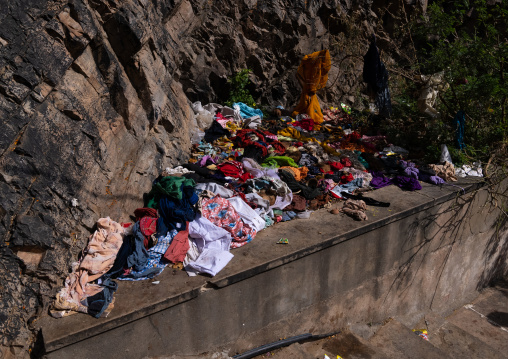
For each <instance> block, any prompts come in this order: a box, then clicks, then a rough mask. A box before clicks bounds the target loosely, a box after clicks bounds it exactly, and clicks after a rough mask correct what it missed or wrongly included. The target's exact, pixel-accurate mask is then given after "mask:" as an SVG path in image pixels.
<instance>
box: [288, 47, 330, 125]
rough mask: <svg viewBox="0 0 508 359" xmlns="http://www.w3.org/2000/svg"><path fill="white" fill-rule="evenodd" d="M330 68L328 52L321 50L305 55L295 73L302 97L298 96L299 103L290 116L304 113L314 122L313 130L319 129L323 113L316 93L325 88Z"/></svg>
mask: <svg viewBox="0 0 508 359" xmlns="http://www.w3.org/2000/svg"><path fill="white" fill-rule="evenodd" d="M331 67H332V61H331V59H330V52H329V51H328V50H321V51H317V52H314V53H312V54H310V55H305V56H304V57H303V59H302V62H301V63H300V66H298V70H297V73H296V77H297V78H298V81H299V82H300V85H301V86H302V96H300V102H299V103H298V105H297V106H296V107H295V109H294V110H293V114H292V116H293V117H295V116H296V115H298V114H299V113H306V114H307V115H309V116H310V118H312V120H313V121H314V124H315V126H314V127H315V128H319V127H320V126H319V125H320V124H321V123H322V122H323V113H322V112H321V107H320V106H319V101H318V98H317V95H316V92H317V91H318V90H320V89H322V88H323V87H325V85H326V81H328V71H330V68H331Z"/></svg>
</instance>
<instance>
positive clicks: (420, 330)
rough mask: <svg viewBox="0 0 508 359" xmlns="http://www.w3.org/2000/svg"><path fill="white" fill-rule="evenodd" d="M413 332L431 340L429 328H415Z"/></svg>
mask: <svg viewBox="0 0 508 359" xmlns="http://www.w3.org/2000/svg"><path fill="white" fill-rule="evenodd" d="M413 332H414V333H415V334H417V335H418V336H420V337H422V338H423V339H425V340H427V341H428V340H429V335H428V333H427V329H413Z"/></svg>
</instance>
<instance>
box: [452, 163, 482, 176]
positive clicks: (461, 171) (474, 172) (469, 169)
mask: <svg viewBox="0 0 508 359" xmlns="http://www.w3.org/2000/svg"><path fill="white" fill-rule="evenodd" d="M455 175H456V176H458V177H466V176H473V177H483V170H482V165H481V163H479V162H473V165H472V166H469V165H463V166H462V167H459V168H456V169H455Z"/></svg>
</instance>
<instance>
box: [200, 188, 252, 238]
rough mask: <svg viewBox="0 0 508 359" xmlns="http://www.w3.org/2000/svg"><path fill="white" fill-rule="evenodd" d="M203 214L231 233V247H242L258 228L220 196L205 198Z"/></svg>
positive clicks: (202, 204) (202, 208)
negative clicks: (244, 220)
mask: <svg viewBox="0 0 508 359" xmlns="http://www.w3.org/2000/svg"><path fill="white" fill-rule="evenodd" d="M201 206H202V207H201V214H202V216H203V217H205V218H206V219H208V220H209V221H210V222H212V223H213V224H215V225H216V226H218V227H221V228H223V229H225V230H226V231H228V232H229V233H231V236H232V237H233V241H232V242H231V248H238V247H241V246H243V245H245V244H247V243H249V242H250V241H252V239H253V238H254V236H255V235H256V230H255V229H254V228H252V227H251V226H249V225H248V224H246V223H244V222H243V220H242V219H241V217H240V215H239V214H238V212H237V211H236V210H235V208H234V207H233V205H232V204H231V203H230V202H229V201H228V200H227V199H224V198H222V197H220V196H215V197H213V198H209V199H208V198H203V200H202V203H201Z"/></svg>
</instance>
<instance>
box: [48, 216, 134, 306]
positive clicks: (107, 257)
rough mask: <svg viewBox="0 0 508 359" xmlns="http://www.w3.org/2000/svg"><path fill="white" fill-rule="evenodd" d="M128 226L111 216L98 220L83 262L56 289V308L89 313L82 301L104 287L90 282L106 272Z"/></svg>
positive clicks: (74, 265)
mask: <svg viewBox="0 0 508 359" xmlns="http://www.w3.org/2000/svg"><path fill="white" fill-rule="evenodd" d="M124 235H125V229H124V228H123V227H122V225H121V224H119V223H117V222H115V221H113V220H111V219H110V218H109V217H107V218H101V219H99V220H98V221H97V230H96V231H95V233H94V234H93V236H92V237H91V238H90V240H89V242H88V246H87V247H86V249H85V255H84V256H83V258H82V259H81V262H77V263H74V264H73V271H72V273H71V274H69V276H68V277H67V279H66V280H65V287H64V288H62V289H61V290H60V292H58V293H57V295H56V299H55V302H54V304H53V306H54V308H55V309H57V310H74V311H77V312H83V313H87V312H88V308H87V307H85V306H83V305H82V304H81V301H82V300H83V299H84V298H86V297H90V296H92V295H95V294H97V293H99V292H101V291H102V290H103V287H101V286H100V285H98V284H92V283H90V282H92V281H94V280H96V279H98V278H100V277H101V276H102V275H103V274H105V273H107V272H108V271H109V270H110V269H111V267H113V263H114V262H115V259H116V255H117V253H118V251H119V250H120V247H121V246H122V243H123V237H124Z"/></svg>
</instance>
